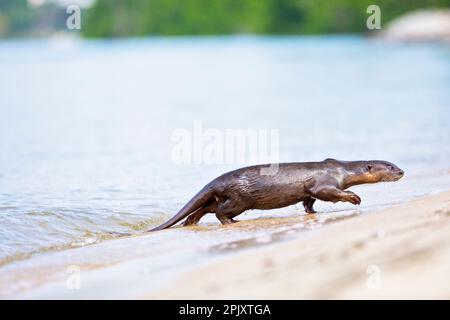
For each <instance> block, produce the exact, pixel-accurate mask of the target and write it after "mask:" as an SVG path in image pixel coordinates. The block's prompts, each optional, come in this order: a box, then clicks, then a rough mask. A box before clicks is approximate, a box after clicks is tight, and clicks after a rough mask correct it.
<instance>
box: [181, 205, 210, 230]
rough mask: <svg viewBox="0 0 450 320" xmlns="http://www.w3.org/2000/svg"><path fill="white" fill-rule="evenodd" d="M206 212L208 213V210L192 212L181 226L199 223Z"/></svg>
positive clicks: (202, 209)
mask: <svg viewBox="0 0 450 320" xmlns="http://www.w3.org/2000/svg"><path fill="white" fill-rule="evenodd" d="M208 212H209V210H208V208H200V209H198V210H197V211H194V213H192V214H191V215H190V216H189V217H187V219H186V221H184V223H183V225H184V226H192V225H195V224H197V223H198V222H199V221H200V219H201V218H203V216H204V215H205V214H207V213H208Z"/></svg>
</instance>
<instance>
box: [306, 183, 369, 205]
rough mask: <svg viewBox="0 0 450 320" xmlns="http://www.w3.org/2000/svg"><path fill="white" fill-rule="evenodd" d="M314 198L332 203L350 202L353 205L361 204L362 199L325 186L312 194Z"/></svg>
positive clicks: (350, 193) (348, 192)
mask: <svg viewBox="0 0 450 320" xmlns="http://www.w3.org/2000/svg"><path fill="white" fill-rule="evenodd" d="M311 196H313V197H314V198H317V199H320V200H323V201H331V202H338V201H342V202H350V203H352V204H360V203H361V198H360V197H359V196H358V195H356V194H355V193H353V192H351V191H342V190H340V189H338V188H336V187H332V186H324V187H321V188H318V189H316V190H314V191H313V192H312V193H311Z"/></svg>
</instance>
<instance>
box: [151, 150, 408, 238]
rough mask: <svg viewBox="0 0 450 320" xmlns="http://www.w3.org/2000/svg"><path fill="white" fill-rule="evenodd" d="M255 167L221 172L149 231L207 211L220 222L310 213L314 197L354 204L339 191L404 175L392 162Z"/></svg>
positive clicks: (357, 199)
mask: <svg viewBox="0 0 450 320" xmlns="http://www.w3.org/2000/svg"><path fill="white" fill-rule="evenodd" d="M271 166H272V168H275V169H276V170H275V171H273V172H272V174H267V173H270V172H271V171H270V170H269V171H263V170H267V168H268V167H269V165H256V166H250V167H245V168H240V169H237V170H234V171H230V172H227V173H225V174H223V175H221V176H219V177H217V178H216V179H214V180H213V181H211V182H210V183H208V184H207V185H206V186H205V187H204V188H203V189H202V190H200V191H199V192H198V193H197V194H196V195H195V196H194V197H193V198H192V199H191V200H190V201H189V202H188V203H187V204H186V205H185V206H184V207H183V208H182V209H181V210H180V211H179V212H178V213H177V214H176V215H175V216H174V217H173V218H171V219H170V220H168V221H167V222H165V223H163V224H162V225H160V226H158V227H156V228H154V229H152V230H150V231H155V230H162V229H165V228H168V227H170V226H172V225H174V224H176V223H177V222H179V221H181V220H182V219H184V218H187V219H186V221H185V222H184V225H193V224H197V223H198V222H199V221H200V219H201V218H202V217H203V216H204V215H205V214H207V213H215V214H216V217H217V218H218V219H219V220H220V222H221V223H222V224H228V223H232V222H235V220H234V217H236V216H237V215H239V214H241V213H242V212H244V211H246V210H250V209H260V210H269V209H275V208H282V207H286V206H289V205H293V204H296V203H298V202H303V206H304V208H305V211H306V212H307V213H314V212H315V211H314V208H313V204H314V202H315V201H316V199H319V200H322V201H331V202H338V201H345V202H350V203H352V204H355V205H356V204H360V203H361V199H360V197H359V196H358V195H356V194H355V193H353V192H352V191H345V189H347V188H349V187H351V186H354V185H358V184H365V183H377V182H384V181H396V180H398V179H400V178H401V177H402V176H403V174H404V172H403V171H402V170H401V169H400V168H398V167H397V166H396V165H395V164H393V163H390V162H387V161H381V160H372V161H339V160H335V159H326V160H324V161H321V162H295V163H280V164H276V165H271Z"/></svg>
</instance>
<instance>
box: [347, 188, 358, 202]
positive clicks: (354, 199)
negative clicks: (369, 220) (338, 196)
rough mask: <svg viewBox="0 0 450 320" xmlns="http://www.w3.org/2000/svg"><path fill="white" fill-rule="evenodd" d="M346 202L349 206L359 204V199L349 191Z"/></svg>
mask: <svg viewBox="0 0 450 320" xmlns="http://www.w3.org/2000/svg"><path fill="white" fill-rule="evenodd" d="M347 201H348V202H350V203H351V204H361V198H360V197H359V196H358V195H356V194H354V193H353V192H351V191H348V192H347Z"/></svg>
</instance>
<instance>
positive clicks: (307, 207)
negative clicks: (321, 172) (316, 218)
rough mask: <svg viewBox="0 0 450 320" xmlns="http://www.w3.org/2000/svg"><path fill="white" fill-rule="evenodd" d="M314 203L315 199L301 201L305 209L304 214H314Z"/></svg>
mask: <svg viewBox="0 0 450 320" xmlns="http://www.w3.org/2000/svg"><path fill="white" fill-rule="evenodd" d="M314 202H316V199H314V198H308V199H306V200H303V207H304V208H305V212H306V213H308V214H310V213H316V211H315V210H314V208H313V205H314Z"/></svg>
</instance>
